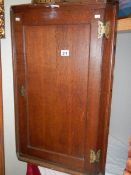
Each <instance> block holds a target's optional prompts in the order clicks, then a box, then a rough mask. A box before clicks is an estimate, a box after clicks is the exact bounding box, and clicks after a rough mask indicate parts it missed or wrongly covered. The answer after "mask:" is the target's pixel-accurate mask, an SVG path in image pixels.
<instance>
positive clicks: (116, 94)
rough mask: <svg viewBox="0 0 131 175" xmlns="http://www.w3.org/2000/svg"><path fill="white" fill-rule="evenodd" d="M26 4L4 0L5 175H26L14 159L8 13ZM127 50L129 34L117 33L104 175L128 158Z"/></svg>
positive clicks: (130, 83)
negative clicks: (14, 7) (12, 7)
mask: <svg viewBox="0 0 131 175" xmlns="http://www.w3.org/2000/svg"><path fill="white" fill-rule="evenodd" d="M28 2H31V0H5V20H6V39H3V40H2V46H1V47H2V78H3V113H4V134H5V163H6V164H5V165H6V174H5V175H13V174H14V175H25V174H26V164H25V163H23V162H20V161H18V160H17V157H16V152H15V130H14V126H15V125H14V99H13V76H12V55H11V35H10V15H9V12H10V6H11V5H14V4H23V3H28ZM130 51H131V33H130V34H129V33H128V34H119V36H118V47H117V53H118V54H117V56H116V57H117V60H116V69H115V81H114V89H113V103H112V115H111V127H110V139H109V146H108V159H107V172H106V175H107V174H108V175H109V174H114V175H121V174H122V171H123V169H124V164H125V160H126V157H127V141H128V137H129V135H131V127H130V123H131V117H130V114H131V110H130V108H131V107H130V106H131V100H130V99H131V93H129V92H130V89H131V78H130V75H131V66H130V65H131V57H129V52H130ZM124 54H125V55H124ZM123 65H124V66H123ZM121 73H122V74H121ZM121 79H122V81H121ZM121 88H122V89H121ZM121 95H122V96H121ZM120 96H121V97H120ZM121 102H122V103H121ZM40 170H41V172H42V174H44V175H64V173H60V172H55V171H52V170H48V169H45V168H41V167H40Z"/></svg>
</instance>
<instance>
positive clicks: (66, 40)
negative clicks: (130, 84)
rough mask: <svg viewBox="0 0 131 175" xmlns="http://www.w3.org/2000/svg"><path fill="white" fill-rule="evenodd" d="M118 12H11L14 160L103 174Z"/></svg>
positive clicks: (78, 8)
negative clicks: (15, 150) (14, 126)
mask: <svg viewBox="0 0 131 175" xmlns="http://www.w3.org/2000/svg"><path fill="white" fill-rule="evenodd" d="M116 12H117V5H116V3H114V2H113V1H110V2H105V1H103V0H101V1H99V0H98V1H97V2H96V1H94V0H89V1H87V2H73V1H72V2H66V1H65V2H59V3H55V4H54V3H42V4H26V5H18V6H13V7H11V26H12V45H13V49H12V50H13V69H14V93H15V121H16V143H17V144H16V145H17V156H18V158H19V160H22V161H26V162H30V163H34V164H37V165H41V166H44V167H48V168H51V169H55V170H59V171H63V172H67V173H69V174H73V175H87V174H88V175H97V174H104V172H105V162H106V151H107V140H108V129H109V114H110V103H111V91H112V77H113V66H114V48H115V29H116V22H115V21H116Z"/></svg>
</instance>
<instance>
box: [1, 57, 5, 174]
mask: <svg viewBox="0 0 131 175" xmlns="http://www.w3.org/2000/svg"><path fill="white" fill-rule="evenodd" d="M0 55H1V54H0ZM2 114H3V111H2V72H1V59H0V175H4V171H5V170H4V134H3V117H2Z"/></svg>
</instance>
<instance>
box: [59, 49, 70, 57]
mask: <svg viewBox="0 0 131 175" xmlns="http://www.w3.org/2000/svg"><path fill="white" fill-rule="evenodd" d="M69 55H70V52H69V50H61V56H62V57H68V56H69Z"/></svg>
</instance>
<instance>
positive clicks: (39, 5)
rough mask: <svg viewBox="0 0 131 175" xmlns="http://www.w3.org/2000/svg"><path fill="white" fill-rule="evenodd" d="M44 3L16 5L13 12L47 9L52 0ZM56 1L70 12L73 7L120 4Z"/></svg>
mask: <svg viewBox="0 0 131 175" xmlns="http://www.w3.org/2000/svg"><path fill="white" fill-rule="evenodd" d="M36 1H37V0H36ZM38 1H39V0H38ZM40 1H41V0H40ZM44 1H45V2H47V3H29V4H22V5H14V6H11V11H12V10H13V11H14V12H20V11H21V12H23V10H26V9H33V8H44V7H47V4H49V3H48V2H49V1H50V0H44ZM54 1H55V2H56V4H59V5H60V6H68V7H69V8H70V10H71V9H72V8H73V6H81V7H83V6H88V7H89V8H92V9H100V8H106V4H111V5H113V4H116V3H118V1H117V0H54ZM34 2H35V0H34ZM72 10H73V9H72Z"/></svg>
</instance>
